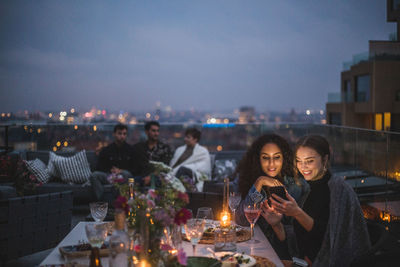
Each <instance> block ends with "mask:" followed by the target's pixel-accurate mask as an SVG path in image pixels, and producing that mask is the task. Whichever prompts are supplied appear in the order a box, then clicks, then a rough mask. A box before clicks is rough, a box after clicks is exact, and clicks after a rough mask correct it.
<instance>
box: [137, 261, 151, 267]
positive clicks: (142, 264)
mask: <svg viewBox="0 0 400 267" xmlns="http://www.w3.org/2000/svg"><path fill="white" fill-rule="evenodd" d="M139 266H140V267H149V266H150V264H148V263H147V261H146V260H141V261H140V263H139Z"/></svg>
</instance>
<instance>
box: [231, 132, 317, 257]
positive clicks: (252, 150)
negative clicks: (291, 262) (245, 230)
mask: <svg viewBox="0 0 400 267" xmlns="http://www.w3.org/2000/svg"><path fill="white" fill-rule="evenodd" d="M237 172H238V173H239V191H240V193H241V196H242V200H241V202H240V204H239V207H238V209H237V211H236V218H235V221H236V223H238V224H240V225H249V222H248V221H247V219H246V216H245V213H244V207H245V205H246V204H248V203H264V202H266V200H267V193H266V192H265V191H264V190H263V186H268V187H271V186H284V187H285V188H286V190H287V191H288V192H290V193H291V194H292V196H294V198H295V199H297V200H299V201H300V200H301V199H303V198H304V197H305V195H306V194H307V192H308V190H309V187H308V185H307V183H306V182H305V180H304V178H302V177H301V178H294V175H293V153H292V150H291V148H290V146H289V144H288V142H287V141H286V140H285V139H284V138H282V137H281V136H279V135H276V134H264V135H262V136H260V137H258V138H257V139H256V140H255V141H254V142H253V143H252V144H251V146H250V147H249V149H248V150H247V152H246V154H245V155H244V157H243V159H242V160H241V161H240V163H239V165H238V167H237ZM270 217H272V218H270ZM270 220H272V221H273V222H274V223H275V224H274V225H271V224H270V223H269V221H270ZM281 220H282V215H279V216H275V214H274V213H271V212H269V210H266V209H263V210H262V212H261V216H260V218H259V219H258V221H257V224H258V225H259V226H260V228H261V230H262V231H263V233H264V235H265V236H266V237H267V238H268V240H269V242H270V243H271V245H272V246H273V248H274V250H275V251H276V252H277V254H278V256H279V258H280V259H291V257H290V253H289V251H288V250H287V244H286V242H281V241H280V240H279V239H278V238H277V236H276V235H275V231H273V229H272V228H273V227H278V226H282V227H286V228H291V222H290V220H289V219H288V218H283V221H282V222H283V224H279V225H278V224H277V222H281ZM271 226H272V227H271Z"/></svg>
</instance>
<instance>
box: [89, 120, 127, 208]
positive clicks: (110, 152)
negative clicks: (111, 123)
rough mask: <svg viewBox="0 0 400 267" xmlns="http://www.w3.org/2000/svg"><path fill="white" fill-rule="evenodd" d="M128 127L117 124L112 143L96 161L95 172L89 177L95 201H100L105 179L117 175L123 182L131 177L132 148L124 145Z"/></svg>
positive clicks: (106, 182) (102, 151) (106, 181)
mask: <svg viewBox="0 0 400 267" xmlns="http://www.w3.org/2000/svg"><path fill="white" fill-rule="evenodd" d="M127 134H128V127H127V126H126V125H123V124H118V125H116V126H115V127H114V132H113V136H114V142H113V143H111V144H110V145H108V146H106V147H104V148H103V149H102V150H101V151H100V153H99V157H98V160H97V167H96V171H95V172H93V173H92V176H91V177H90V183H91V185H92V188H93V192H94V195H95V197H96V199H97V200H101V199H102V196H103V192H104V187H103V184H108V183H109V182H108V180H107V177H108V176H110V175H111V174H114V175H119V176H121V177H122V178H124V180H127V179H128V178H130V177H132V173H131V170H130V167H131V162H132V146H131V145H129V144H128V143H126V141H125V140H126V136H127Z"/></svg>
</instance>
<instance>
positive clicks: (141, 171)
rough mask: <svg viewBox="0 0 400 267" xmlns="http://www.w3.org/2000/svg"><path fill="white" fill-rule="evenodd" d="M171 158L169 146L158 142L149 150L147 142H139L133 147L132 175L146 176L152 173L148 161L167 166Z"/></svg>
mask: <svg viewBox="0 0 400 267" xmlns="http://www.w3.org/2000/svg"><path fill="white" fill-rule="evenodd" d="M171 158H172V151H171V148H170V147H169V145H167V144H164V143H162V142H160V141H159V142H158V143H157V145H156V147H154V149H153V150H150V149H149V146H148V145H147V141H144V142H139V143H137V144H135V145H133V159H134V163H133V169H132V174H133V175H134V176H147V175H149V174H150V173H151V172H152V171H153V168H152V166H151V164H150V163H149V161H159V162H163V163H164V164H166V165H169V162H170V160H171Z"/></svg>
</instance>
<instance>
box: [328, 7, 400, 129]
mask: <svg viewBox="0 0 400 267" xmlns="http://www.w3.org/2000/svg"><path fill="white" fill-rule="evenodd" d="M387 21H388V22H395V23H397V33H396V34H395V35H394V37H392V40H389V41H375V40H370V41H369V50H368V52H367V53H361V54H357V55H354V56H353V60H352V61H350V62H345V63H344V64H343V65H344V66H343V67H344V70H343V71H342V72H341V90H340V93H338V94H330V95H329V97H328V103H327V104H326V119H327V122H328V124H335V125H344V126H351V127H359V128H368V129H374V130H386V131H400V42H399V40H400V36H399V35H400V29H399V27H400V26H399V25H400V1H398V0H387Z"/></svg>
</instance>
